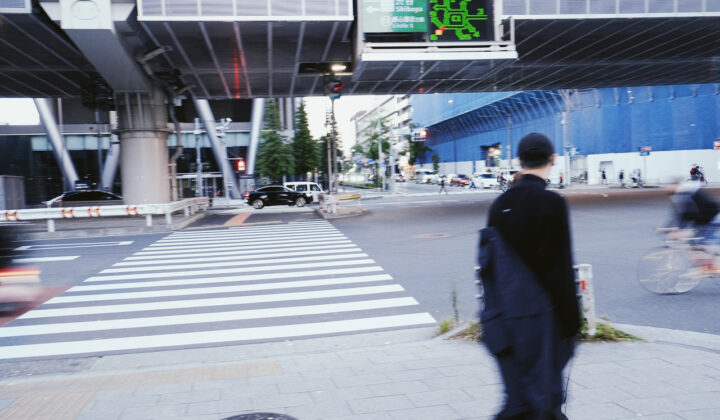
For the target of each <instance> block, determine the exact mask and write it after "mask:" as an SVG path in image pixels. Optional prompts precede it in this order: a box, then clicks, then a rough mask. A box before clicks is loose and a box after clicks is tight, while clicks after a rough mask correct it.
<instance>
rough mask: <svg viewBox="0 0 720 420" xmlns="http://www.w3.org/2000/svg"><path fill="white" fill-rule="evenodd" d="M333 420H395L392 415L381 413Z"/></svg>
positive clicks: (334, 419)
mask: <svg viewBox="0 0 720 420" xmlns="http://www.w3.org/2000/svg"><path fill="white" fill-rule="evenodd" d="M333 420H393V418H392V417H390V414H388V413H384V412H379V413H370V414H356V415H352V416H344V417H337V418H333Z"/></svg>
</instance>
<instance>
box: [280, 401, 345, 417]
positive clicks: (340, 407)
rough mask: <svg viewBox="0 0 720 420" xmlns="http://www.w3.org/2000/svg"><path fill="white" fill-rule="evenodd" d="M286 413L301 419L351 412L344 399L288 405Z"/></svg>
mask: <svg viewBox="0 0 720 420" xmlns="http://www.w3.org/2000/svg"><path fill="white" fill-rule="evenodd" d="M287 413H288V415H290V416H293V417H295V418H298V419H301V420H324V419H335V418H338V417H341V416H350V415H352V414H353V413H352V411H350V406H349V405H348V404H347V403H346V402H345V401H328V402H322V403H312V404H307V405H300V406H295V407H289V408H288V409H287Z"/></svg>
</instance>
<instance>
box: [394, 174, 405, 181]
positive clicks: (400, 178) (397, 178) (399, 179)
mask: <svg viewBox="0 0 720 420" xmlns="http://www.w3.org/2000/svg"><path fill="white" fill-rule="evenodd" d="M395 182H405V177H404V176H402V174H398V175H395Z"/></svg>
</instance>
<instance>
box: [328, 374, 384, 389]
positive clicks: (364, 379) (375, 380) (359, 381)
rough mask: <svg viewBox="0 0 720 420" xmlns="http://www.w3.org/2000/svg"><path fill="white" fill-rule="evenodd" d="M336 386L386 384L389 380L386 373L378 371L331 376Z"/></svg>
mask: <svg viewBox="0 0 720 420" xmlns="http://www.w3.org/2000/svg"><path fill="white" fill-rule="evenodd" d="M332 380H333V382H335V385H336V386H337V387H338V388H348V387H351V386H363V385H375V384H386V383H388V382H390V378H388V376H387V375H383V374H380V373H371V374H367V375H352V376H344V377H337V378H332Z"/></svg>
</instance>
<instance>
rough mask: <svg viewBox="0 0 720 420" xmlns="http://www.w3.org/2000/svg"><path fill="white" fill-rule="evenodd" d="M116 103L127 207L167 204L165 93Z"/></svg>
mask: <svg viewBox="0 0 720 420" xmlns="http://www.w3.org/2000/svg"><path fill="white" fill-rule="evenodd" d="M116 103H117V106H118V137H119V138H120V157H121V177H122V185H123V191H122V195H123V199H124V201H125V203H126V204H153V203H167V202H168V201H170V182H169V175H168V147H167V138H168V133H169V130H168V128H167V122H168V120H167V107H166V104H165V97H164V95H163V93H162V92H160V91H159V90H157V89H155V90H152V91H151V92H150V93H124V94H123V93H121V94H118V95H117V97H116Z"/></svg>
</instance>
